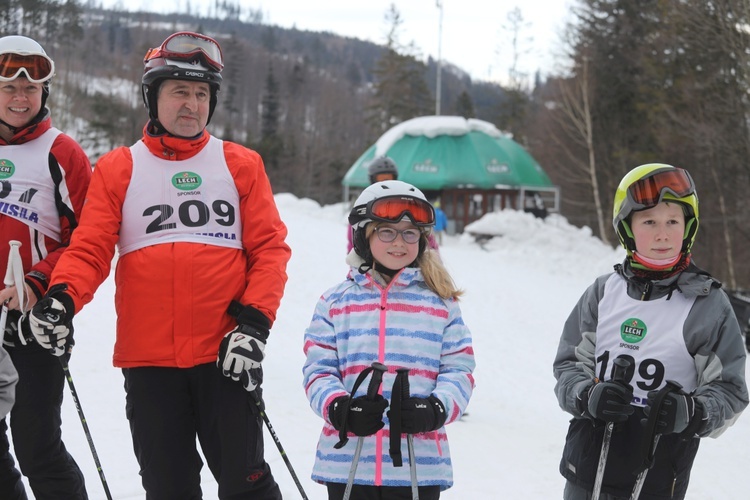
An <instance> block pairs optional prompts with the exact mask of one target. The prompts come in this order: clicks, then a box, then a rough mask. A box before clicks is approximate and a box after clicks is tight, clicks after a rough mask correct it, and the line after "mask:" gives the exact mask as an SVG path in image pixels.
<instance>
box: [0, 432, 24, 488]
mask: <svg viewBox="0 0 750 500" xmlns="http://www.w3.org/2000/svg"><path fill="white" fill-rule="evenodd" d="M0 498H2V499H3V500H28V497H27V496H26V490H25V488H24V487H23V482H22V481H21V473H20V472H18V469H16V462H15V461H14V460H13V455H11V453H10V442H9V441H8V424H6V423H5V419H2V420H0Z"/></svg>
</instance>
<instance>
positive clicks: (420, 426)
mask: <svg viewBox="0 0 750 500" xmlns="http://www.w3.org/2000/svg"><path fill="white" fill-rule="evenodd" d="M388 418H391V415H390V412H388ZM447 418H448V415H447V414H446V413H445V407H443V403H441V402H440V400H439V399H438V398H436V397H435V396H430V397H428V398H406V399H404V400H402V401H401V432H402V433H404V434H419V433H421V432H430V431H434V430H437V429H440V428H441V427H442V426H443V425H445V421H446V419H447Z"/></svg>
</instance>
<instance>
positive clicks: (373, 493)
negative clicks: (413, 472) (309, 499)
mask: <svg viewBox="0 0 750 500" xmlns="http://www.w3.org/2000/svg"><path fill="white" fill-rule="evenodd" d="M326 486H327V487H328V500H342V499H343V498H344V492H345V491H346V485H345V484H343V483H326ZM349 498H351V500H411V499H412V495H411V486H364V485H360V484H355V485H352V493H351V496H350V497H349ZM439 498H440V486H420V487H419V500H438V499H439Z"/></svg>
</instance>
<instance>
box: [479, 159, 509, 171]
mask: <svg viewBox="0 0 750 500" xmlns="http://www.w3.org/2000/svg"><path fill="white" fill-rule="evenodd" d="M484 168H486V169H487V172H489V173H491V174H507V173H508V172H510V167H509V166H508V164H507V163H500V162H499V161H497V159H495V158H493V159H492V160H491V161H490V162H489V163H488V164H487V165H485V166H484Z"/></svg>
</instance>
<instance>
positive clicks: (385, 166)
mask: <svg viewBox="0 0 750 500" xmlns="http://www.w3.org/2000/svg"><path fill="white" fill-rule="evenodd" d="M367 176H368V178H369V179H370V184H374V183H376V182H382V181H395V180H398V167H396V163H395V162H394V161H393V160H392V159H390V158H389V157H387V156H378V157H376V158H375V159H374V160H372V161H371V162H370V163H369V164H368V165H367ZM428 244H429V245H430V248H432V249H434V250H438V242H437V240H436V239H435V236H434V235H433V234H430V238H429V242H428ZM353 246H354V245H353V243H352V228H351V227H349V226H347V228H346V252H347V253H349V252H351V251H352V248H353Z"/></svg>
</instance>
